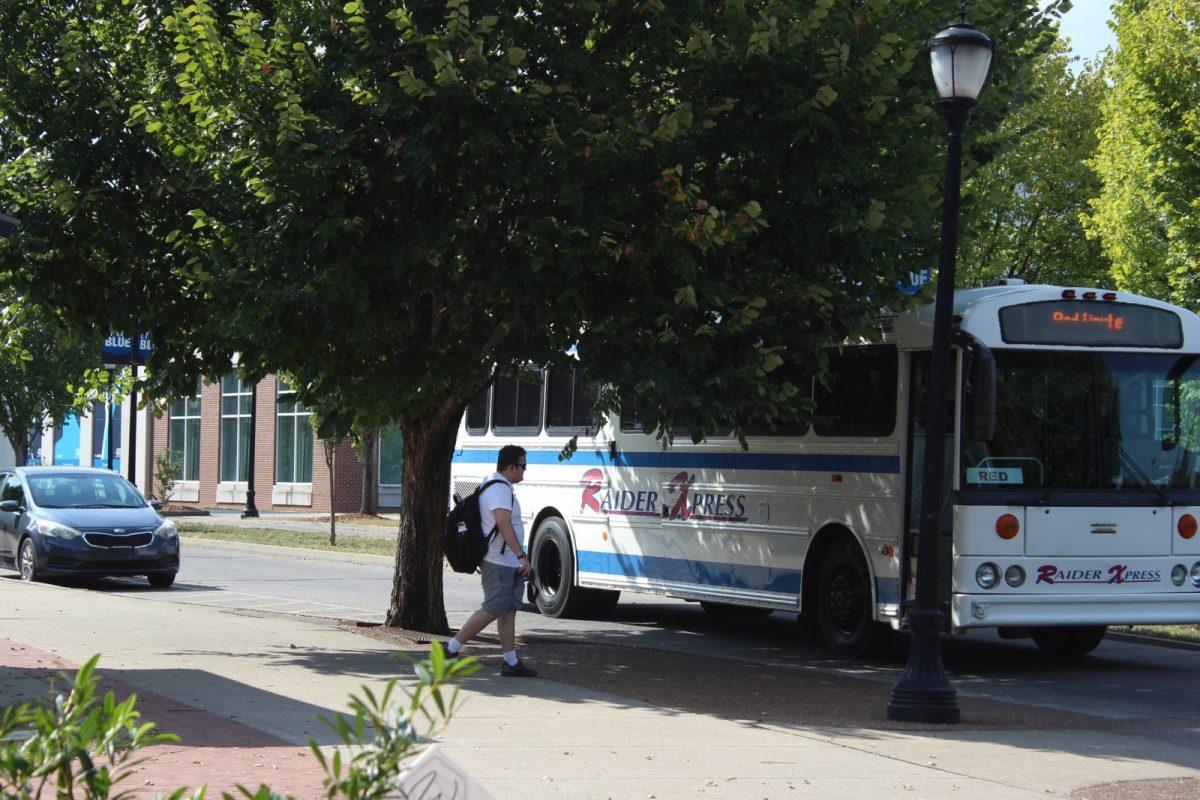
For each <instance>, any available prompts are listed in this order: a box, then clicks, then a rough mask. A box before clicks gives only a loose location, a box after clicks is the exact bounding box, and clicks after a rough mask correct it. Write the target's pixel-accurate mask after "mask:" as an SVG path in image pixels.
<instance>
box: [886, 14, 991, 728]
mask: <svg viewBox="0 0 1200 800" xmlns="http://www.w3.org/2000/svg"><path fill="white" fill-rule="evenodd" d="M993 53H994V47H993V45H992V40H991V39H989V38H988V37H987V36H986V35H985V34H984V33H983V32H981V31H979V30H977V29H976V28H975V26H974V25H970V24H969V23H967V21H966V19H965V14H963V15H960V18H959V21H958V22H956V23H954V24H953V25H951V26H950V27H949V28H946V29H945V30H944V31H942V32H941V33H939V34H938V35H937V36H934V37H933V38H932V39H930V40H929V60H930V62H931V65H932V67H933V80H934V83H935V84H936V85H937V93H938V105H939V106H941V109H942V112H943V113H944V114H945V115H946V121H947V122H948V123H949V124H950V135H949V148H948V152H947V154H946V186H945V199H944V202H943V204H942V249H941V252H940V254H939V257H938V280H937V301H936V305H935V306H934V312H933V352H932V354H931V362H932V363H931V365H930V375H929V411H928V417H927V419H926V424H925V463H924V465H923V469H924V482H923V483H922V486H921V520H920V529H919V532H918V538H917V598H916V600H917V602H916V605H915V607H914V608H913V610H912V611H910V612H909V615H908V627H909V629H910V630H911V631H912V645H911V647H910V649H909V652H908V666H907V667H906V668H905V670H904V675H903V676H902V677H901V678H900V680H899V681H898V682H897V683H896V685H895V687H894V688H893V689H892V699H891V702H889V703H888V718H889V719H894V720H903V721H906V722H940V723H952V722H958V720H959V714H960V711H959V707H958V698H957V695H956V693H955V691H954V687H953V686H951V685H950V681H949V680H948V679H947V678H946V672H945V670H944V668H943V667H942V650H941V639H940V636H941V631H942V622H943V618H944V615H943V614H942V612H941V610H940V609H939V608H938V605H939V604H938V550H939V539H940V538H941V512H942V491H943V486H942V478H943V475H942V471H943V469H944V467H943V458H944V456H945V450H944V447H945V445H944V442H945V441H946V405H945V398H946V391H947V388H948V386H947V384H948V380H947V375H948V373H949V371H950V358H951V352H950V320H951V316H952V314H953V309H954V260H955V256H956V254H957V251H958V199H959V184H960V183H961V180H962V146H963V131H964V130H965V128H966V127H967V118H968V117H970V115H971V108H972V107H974V105H975V101H976V100H978V99H979V93H980V92H981V91H982V90H983V84H984V83H985V82H986V81H987V77H988V72H989V71H990V70H991V66H992V55H993Z"/></svg>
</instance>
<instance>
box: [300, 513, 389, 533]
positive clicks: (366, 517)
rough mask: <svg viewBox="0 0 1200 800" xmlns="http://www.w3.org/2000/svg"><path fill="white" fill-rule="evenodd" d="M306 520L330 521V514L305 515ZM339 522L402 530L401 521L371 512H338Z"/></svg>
mask: <svg viewBox="0 0 1200 800" xmlns="http://www.w3.org/2000/svg"><path fill="white" fill-rule="evenodd" d="M304 521H305V522H325V523H328V522H329V515H328V514H326V515H324V516H321V517H305V518H304ZM337 521H338V523H339V524H340V523H343V522H344V523H346V524H347V525H370V526H372V527H378V528H395V529H396V530H400V523H399V521H397V520H394V519H391V518H389V517H377V516H373V515H370V514H338V515H337Z"/></svg>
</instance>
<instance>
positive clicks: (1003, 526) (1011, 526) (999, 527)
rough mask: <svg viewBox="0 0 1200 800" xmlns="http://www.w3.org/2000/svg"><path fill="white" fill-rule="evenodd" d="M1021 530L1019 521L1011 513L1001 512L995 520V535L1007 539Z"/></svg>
mask: <svg viewBox="0 0 1200 800" xmlns="http://www.w3.org/2000/svg"><path fill="white" fill-rule="evenodd" d="M1020 532H1021V521H1020V520H1019V519H1017V518H1016V517H1015V516H1013V515H1012V514H1001V515H1000V518H999V519H997V520H996V535H997V536H999V537H1000V538H1001V539H1004V540H1005V541H1008V540H1010V539H1015V538H1016V537H1017V534H1018V533H1020Z"/></svg>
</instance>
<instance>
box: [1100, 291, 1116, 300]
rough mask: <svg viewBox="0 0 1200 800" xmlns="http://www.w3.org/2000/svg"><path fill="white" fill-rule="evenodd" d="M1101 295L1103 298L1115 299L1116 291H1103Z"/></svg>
mask: <svg viewBox="0 0 1200 800" xmlns="http://www.w3.org/2000/svg"><path fill="white" fill-rule="evenodd" d="M1101 297H1103V298H1104V299H1105V300H1116V299H1117V293H1116V292H1105V293H1104V294H1103V295H1101Z"/></svg>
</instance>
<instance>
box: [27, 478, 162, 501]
mask: <svg viewBox="0 0 1200 800" xmlns="http://www.w3.org/2000/svg"><path fill="white" fill-rule="evenodd" d="M25 478H26V481H28V483H29V490H30V492H31V493H32V495H33V502H34V503H36V504H37V505H39V506H41V507H42V508H142V507H144V506H145V505H146V501H145V500H143V499H142V496H141V495H140V494H138V491H137V489H135V488H134V487H133V485H132V484H130V483H129V481H127V480H125V479H124V478H122V477H121V476H120V475H108V474H97V473H87V472H79V473H71V472H60V473H51V474H48V475H26V476H25Z"/></svg>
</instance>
